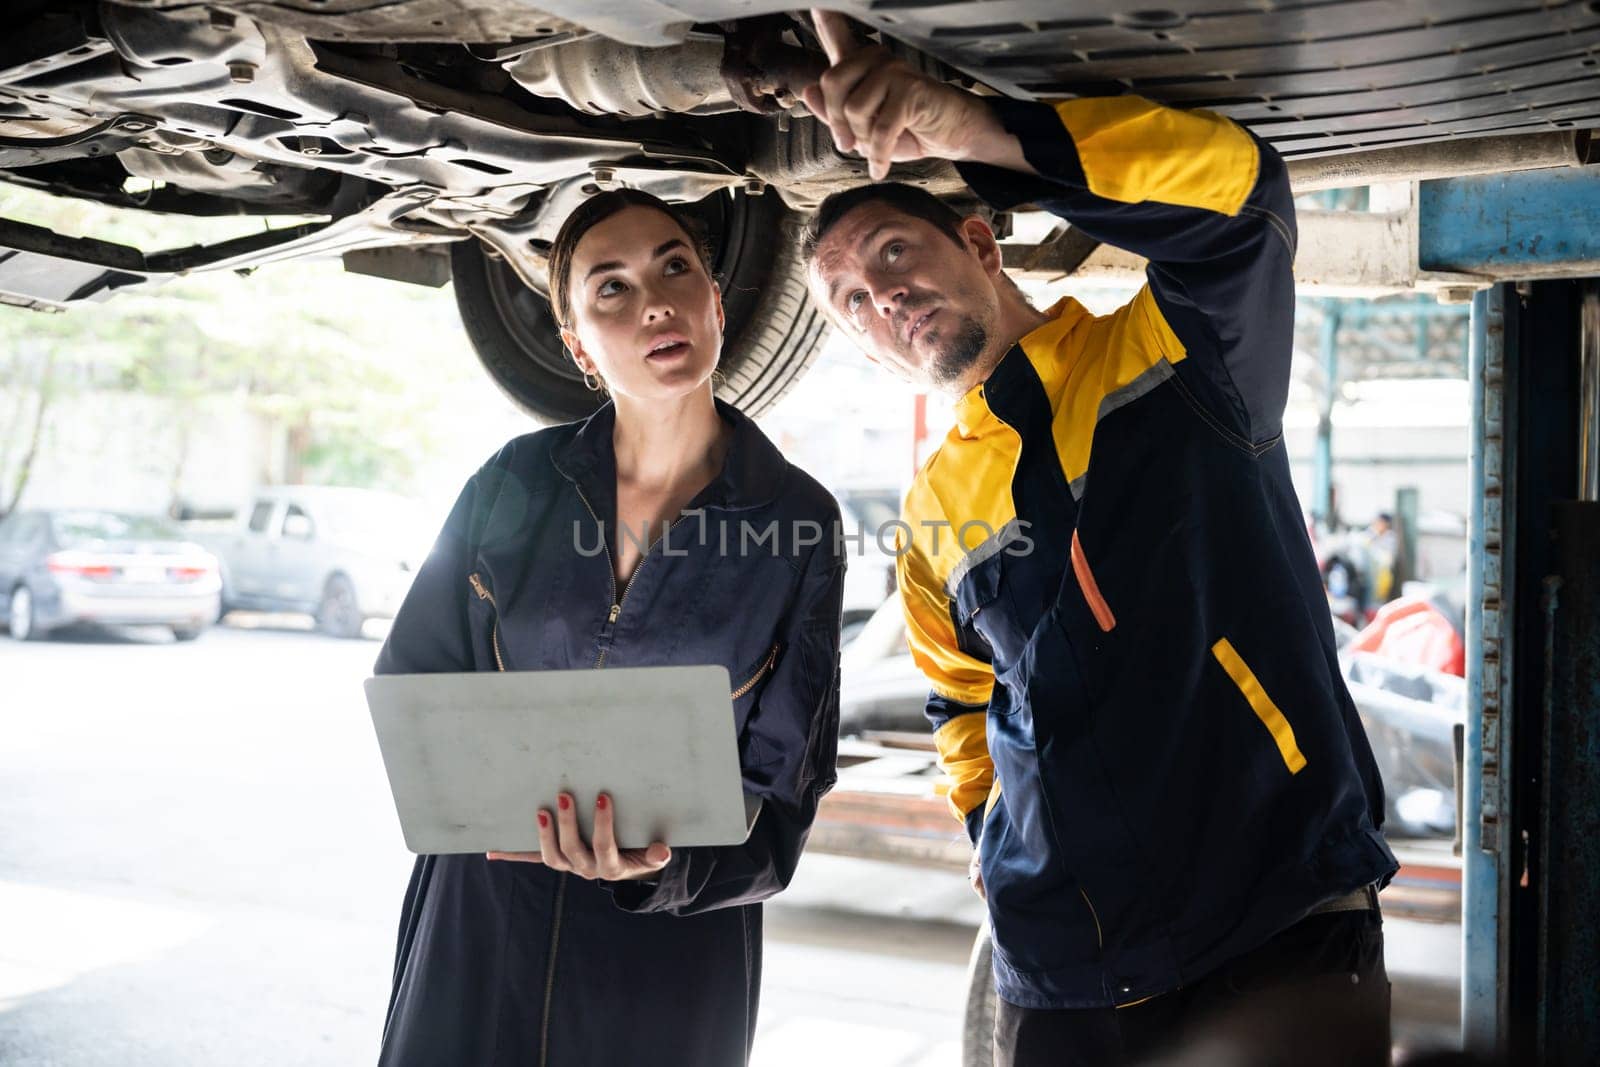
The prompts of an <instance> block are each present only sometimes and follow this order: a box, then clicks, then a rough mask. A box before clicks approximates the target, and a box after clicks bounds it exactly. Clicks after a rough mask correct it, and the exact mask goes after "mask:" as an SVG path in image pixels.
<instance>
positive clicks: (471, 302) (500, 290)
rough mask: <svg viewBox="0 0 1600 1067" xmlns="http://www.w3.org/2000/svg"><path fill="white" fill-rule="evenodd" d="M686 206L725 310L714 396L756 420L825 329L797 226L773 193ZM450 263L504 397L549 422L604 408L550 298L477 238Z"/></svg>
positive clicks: (796, 376) (800, 370)
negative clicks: (809, 287)
mask: <svg viewBox="0 0 1600 1067" xmlns="http://www.w3.org/2000/svg"><path fill="white" fill-rule="evenodd" d="M684 207H685V208H686V209H687V210H688V211H689V212H690V213H691V214H692V215H694V216H695V217H696V218H698V219H699V220H700V221H701V223H702V224H703V225H704V227H705V231H706V235H707V238H708V239H709V241H710V244H711V249H712V253H713V255H712V269H713V273H714V274H715V275H716V277H717V280H718V282H719V283H720V284H721V286H722V303H723V309H724V311H725V312H726V314H727V327H726V330H725V332H724V334H723V344H722V360H721V362H720V363H719V364H718V370H720V371H721V373H722V377H721V378H720V379H719V383H718V386H717V395H718V396H719V397H721V398H722V399H723V400H725V401H727V402H728V403H730V404H733V405H734V406H735V407H737V408H739V409H740V410H741V411H743V412H744V413H745V414H747V415H749V416H751V417H755V416H757V415H760V414H761V413H762V412H764V411H766V410H768V409H769V408H771V407H772V405H774V404H776V403H777V402H778V398H779V397H781V396H783V394H784V393H786V392H787V391H788V390H789V389H790V387H792V386H793V385H794V384H795V382H797V381H799V380H800V377H801V375H802V374H804V373H805V371H806V369H807V368H808V367H809V366H810V365H811V362H812V360H813V359H814V358H815V356H816V353H817V350H818V348H819V347H820V346H821V344H822V340H823V336H824V334H825V332H826V322H825V320H824V319H823V317H822V314H821V313H820V312H819V311H818V310H817V309H816V308H815V307H814V306H813V305H812V303H811V300H810V298H809V296H808V294H807V291H806V268H805V263H804V262H803V261H802V259H801V256H800V241H799V235H800V221H799V220H798V218H797V217H796V216H795V215H794V214H792V213H791V212H790V211H789V210H788V209H787V208H786V207H784V205H783V202H782V201H781V200H780V199H778V197H777V196H776V195H773V194H764V195H761V196H748V195H746V194H744V193H736V194H733V195H731V196H730V195H729V194H727V193H717V194H714V195H712V196H709V197H707V198H706V199H704V200H702V201H700V202H699V203H697V204H687V205H684ZM450 265H451V275H452V278H453V279H454V282H455V292H456V306H457V307H458V308H459V309H460V312H461V321H462V324H463V325H464V326H465V327H466V331H467V338H468V340H469V341H471V343H472V347H473V349H474V351H475V352H476V353H477V355H478V359H479V360H480V361H481V362H482V363H483V365H484V368H485V369H486V370H488V372H489V376H490V377H491V378H493V379H494V382H495V384H496V385H498V386H499V387H500V389H501V391H502V392H504V393H505V394H506V396H508V397H510V398H511V400H512V401H513V402H514V403H516V404H517V405H519V406H520V407H522V408H523V409H525V410H526V411H528V412H529V413H530V414H532V415H533V416H534V417H535V418H537V419H540V420H541V421H544V422H547V423H555V422H571V421H574V420H577V419H582V418H585V417H587V416H588V415H589V414H591V413H592V412H593V411H594V410H595V409H596V408H598V407H600V405H601V404H602V403H604V402H605V395H604V394H603V393H597V392H591V391H590V390H589V389H588V388H586V387H585V386H584V384H583V376H582V375H581V374H580V373H579V372H578V368H577V366H576V365H575V364H574V363H573V362H572V357H571V356H570V355H568V354H567V351H566V348H565V346H564V345H563V344H562V343H561V334H560V331H559V329H558V327H557V326H556V322H555V318H554V316H553V315H552V314H551V312H550V302H549V299H548V296H547V295H546V294H543V293H540V292H539V291H537V290H535V289H532V288H530V287H529V286H527V285H525V284H524V283H523V282H522V280H521V278H519V277H518V276H517V274H516V272H515V271H513V270H512V269H511V268H510V267H509V266H507V265H506V263H505V261H504V260H502V259H500V258H498V257H495V256H491V255H489V254H487V253H486V252H485V250H484V247H483V246H482V245H481V244H480V243H479V242H478V241H476V240H468V241H459V242H457V243H456V244H455V245H454V247H453V248H452V250H451V256H450Z"/></svg>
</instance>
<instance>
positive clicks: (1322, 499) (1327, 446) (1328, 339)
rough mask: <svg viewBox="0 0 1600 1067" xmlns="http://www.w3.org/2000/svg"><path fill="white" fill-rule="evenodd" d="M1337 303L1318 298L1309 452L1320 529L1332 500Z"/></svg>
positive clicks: (1329, 517)
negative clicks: (1313, 429)
mask: <svg viewBox="0 0 1600 1067" xmlns="http://www.w3.org/2000/svg"><path fill="white" fill-rule="evenodd" d="M1339 317H1340V309H1339V304H1338V303H1337V302H1336V301H1333V300H1324V301H1323V302H1322V331H1321V335H1320V341H1321V346H1320V347H1321V352H1320V353H1319V354H1320V355H1321V357H1322V387H1321V396H1320V397H1319V401H1320V403H1319V404H1318V409H1319V410H1318V412H1317V443H1316V451H1315V452H1314V453H1313V454H1312V467H1311V478H1312V490H1311V509H1312V512H1313V514H1314V515H1315V517H1316V519H1317V521H1318V523H1319V524H1320V525H1321V527H1322V528H1323V529H1324V530H1332V529H1333V522H1334V514H1333V508H1334V502H1333V405H1334V403H1335V402H1336V401H1337V400H1338V399H1339Z"/></svg>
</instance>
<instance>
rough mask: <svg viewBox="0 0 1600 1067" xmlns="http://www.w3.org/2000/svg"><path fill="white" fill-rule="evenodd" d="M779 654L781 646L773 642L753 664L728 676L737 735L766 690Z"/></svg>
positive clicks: (742, 729) (742, 730) (775, 667)
mask: <svg viewBox="0 0 1600 1067" xmlns="http://www.w3.org/2000/svg"><path fill="white" fill-rule="evenodd" d="M781 652H782V647H781V644H780V643H779V642H777V641H774V642H773V643H772V644H771V645H770V646H769V647H768V648H767V650H766V651H764V652H763V653H762V654H761V656H760V658H758V659H757V660H756V661H755V662H754V663H752V664H749V665H747V666H746V667H744V668H743V669H742V670H740V671H739V672H738V673H737V674H729V675H728V681H729V684H730V685H731V686H732V689H731V691H730V692H729V694H728V696H729V697H730V698H731V699H732V701H733V718H734V728H735V729H736V730H737V731H738V732H739V733H743V732H744V725H745V722H746V721H747V720H748V719H749V718H750V712H751V711H753V710H754V709H755V707H756V704H757V702H758V701H759V700H760V698H761V693H762V691H763V690H764V689H766V687H767V682H768V681H769V680H770V679H771V678H772V674H773V671H774V670H776V669H777V665H778V656H779V654H780V653H781Z"/></svg>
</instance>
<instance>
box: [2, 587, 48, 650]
mask: <svg viewBox="0 0 1600 1067" xmlns="http://www.w3.org/2000/svg"><path fill="white" fill-rule="evenodd" d="M6 607H7V610H6V617H7V619H8V621H9V623H10V626H11V639H12V640H13V641H38V640H39V639H41V638H42V637H44V632H43V631H42V630H40V629H39V626H38V624H37V623H36V622H35V620H34V613H33V592H32V591H31V590H30V589H29V588H28V587H27V586H25V585H19V586H17V587H16V588H15V589H13V590H12V591H11V598H10V600H9V602H8V603H7V606H6Z"/></svg>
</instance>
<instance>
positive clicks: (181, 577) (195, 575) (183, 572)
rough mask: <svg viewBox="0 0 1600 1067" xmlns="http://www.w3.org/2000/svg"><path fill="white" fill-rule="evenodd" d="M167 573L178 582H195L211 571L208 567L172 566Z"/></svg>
mask: <svg viewBox="0 0 1600 1067" xmlns="http://www.w3.org/2000/svg"><path fill="white" fill-rule="evenodd" d="M167 573H168V574H169V575H171V576H172V577H173V578H176V579H177V580H178V581H180V582H196V581H199V580H200V579H201V578H204V577H205V576H206V575H208V574H210V573H211V568H210V567H172V568H170V569H168V571H167Z"/></svg>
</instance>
